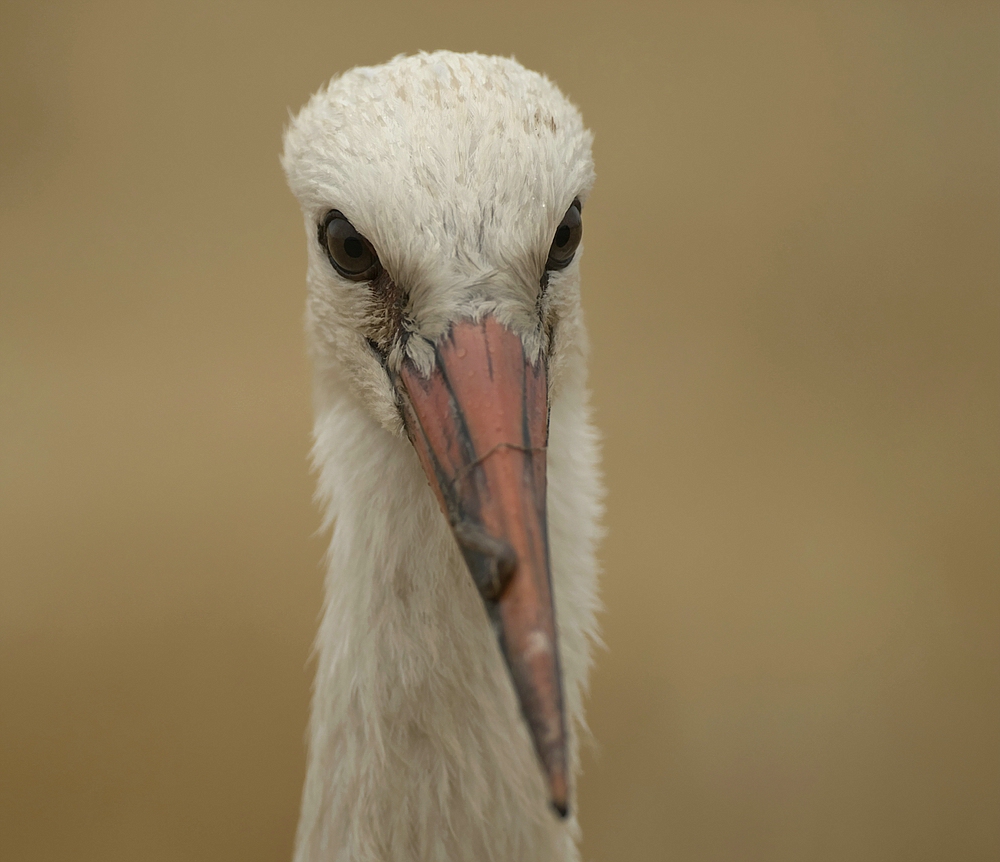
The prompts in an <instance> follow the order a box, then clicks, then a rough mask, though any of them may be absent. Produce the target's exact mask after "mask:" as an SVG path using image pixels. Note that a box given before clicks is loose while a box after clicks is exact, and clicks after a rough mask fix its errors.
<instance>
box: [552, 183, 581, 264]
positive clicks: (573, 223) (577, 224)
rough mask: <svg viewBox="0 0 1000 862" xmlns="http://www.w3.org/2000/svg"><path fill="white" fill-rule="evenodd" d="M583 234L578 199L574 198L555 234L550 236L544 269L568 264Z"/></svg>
mask: <svg viewBox="0 0 1000 862" xmlns="http://www.w3.org/2000/svg"><path fill="white" fill-rule="evenodd" d="M582 236H583V218H582V216H581V215H580V201H579V200H575V201H573V203H572V204H570V207H569V209H568V210H566V215H564V216H563V220H562V221H561V222H559V227H557V228H556V235H555V236H554V237H552V245H551V246H550V247H549V259H548V261H546V263H545V268H546V269H563V268H564V267H566V266H569V262H570V261H571V260H573V255H574V254H576V247H577V246H578V245H579V244H580V237H582Z"/></svg>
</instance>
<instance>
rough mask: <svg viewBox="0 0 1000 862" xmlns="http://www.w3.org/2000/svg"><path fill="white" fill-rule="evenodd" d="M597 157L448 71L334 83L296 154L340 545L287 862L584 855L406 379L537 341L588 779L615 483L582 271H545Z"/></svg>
mask: <svg viewBox="0 0 1000 862" xmlns="http://www.w3.org/2000/svg"><path fill="white" fill-rule="evenodd" d="M590 145H591V136H590V133H589V132H588V131H586V130H585V128H584V127H583V124H582V121H581V118H580V116H579V113H578V112H577V110H576V109H575V108H574V107H573V106H572V105H571V104H570V103H569V102H568V101H567V100H566V99H565V98H564V97H563V96H562V94H561V93H560V92H559V91H558V90H557V89H556V87H555V86H554V85H553V84H551V83H550V82H549V81H548V80H547V79H546V78H544V77H542V76H541V75H538V74H536V73H533V72H529V71H527V70H525V69H524V68H523V67H521V66H520V65H519V64H517V63H516V62H515V61H513V60H510V59H502V58H496V57H484V56H480V55H476V54H453V53H448V52H438V53H434V54H420V55H417V56H413V57H398V58H396V59H394V60H393V61H391V62H390V63H387V64H385V65H383V66H379V67H373V68H358V69H354V70H352V71H351V72H348V73H347V74H345V75H343V76H341V77H339V78H335V79H334V80H333V81H332V82H331V83H330V84H329V86H328V87H326V88H324V89H322V90H321V91H320V92H318V93H317V94H316V95H315V96H313V97H312V99H311V100H310V101H309V103H308V104H307V105H306V106H305V107H304V108H303V109H302V111H301V112H300V113H299V114H298V116H297V117H296V118H295V119H294V121H293V122H292V124H291V126H290V128H289V129H288V130H287V132H286V135H285V148H284V155H283V159H282V164H283V166H284V168H285V171H286V173H287V176H288V181H289V184H290V186H291V188H292V191H293V192H294V193H295V195H296V197H297V198H298V199H299V201H300V203H301V206H302V210H303V214H304V216H305V227H306V236H307V245H308V249H309V251H308V276H307V283H308V302H307V314H306V326H307V331H308V336H309V344H310V349H311V354H312V359H313V362H314V366H315V408H316V420H315V429H314V436H315V446H314V449H313V460H314V464H315V467H316V470H317V472H318V474H319V491H318V494H319V497H320V499H321V500H322V502H323V504H324V506H325V511H326V523H327V525H330V526H332V538H331V543H330V550H329V560H328V565H329V567H328V573H327V578H326V604H325V608H324V612H323V618H322V623H321V625H320V630H319V634H318V638H317V652H318V666H317V674H316V681H315V689H314V695H313V705H312V718H311V722H310V730H309V762H308V772H307V777H306V784H305V790H304V795H303V801H302V813H301V820H300V823H299V829H298V837H297V845H296V852H295V859H296V862H329V860H338V862H361V860H365V862H369V861H370V862H376V860H377V862H404V860H405V862H414V860H441V862H445V860H448V862H451V860H470V862H471V860H476V862H488V860H495V862H513V860H517V861H518V862H529V860H539V862H541V860H545V862H551V860H575V859H578V853H577V850H576V838H577V833H578V827H577V824H576V820H575V817H574V816H573V815H572V814H571V815H570V817H569V818H568V819H560V818H558V817H557V816H556V815H555V814H554V813H553V811H552V809H551V808H550V806H549V789H548V788H547V786H546V780H545V774H544V771H543V770H542V769H540V768H539V759H538V756H536V753H535V749H534V747H533V744H532V737H531V735H530V734H529V731H528V727H527V725H526V723H525V718H524V717H523V716H522V711H521V708H519V701H518V697H517V696H516V695H515V690H514V687H513V686H512V683H511V675H510V673H509V672H508V668H507V666H506V665H505V662H504V658H503V655H502V654H501V650H500V649H499V648H498V642H497V638H496V637H495V635H494V630H493V628H492V627H491V625H490V619H489V618H488V616H487V613H486V612H485V611H484V602H483V599H481V598H480V595H479V593H478V592H477V589H476V586H475V584H474V583H473V580H472V578H471V577H470V570H469V568H468V566H467V565H466V560H465V559H464V558H463V554H462V552H460V550H459V547H458V545H457V544H456V538H455V535H454V534H453V532H452V529H451V528H450V527H449V522H448V519H446V517H444V516H443V515H442V508H441V505H439V502H438V501H437V500H436V499H435V493H434V491H433V490H432V488H431V487H429V484H428V478H427V474H425V470H424V469H422V467H421V461H420V460H419V459H418V455H417V453H416V452H415V450H414V445H411V442H410V440H408V439H407V430H408V429H404V418H403V412H402V408H401V406H400V404H401V398H403V399H404V400H405V398H406V396H405V392H404V394H403V395H401V394H400V393H401V392H403V391H404V390H402V389H401V388H400V384H399V379H400V378H399V375H400V373H401V369H402V368H403V366H404V364H406V363H409V364H410V367H411V368H413V369H416V371H417V372H419V373H420V374H424V375H430V374H431V373H432V372H433V371H434V369H435V364H436V362H438V360H437V359H436V354H435V345H437V344H439V343H440V342H441V341H442V339H445V338H447V336H448V333H449V331H450V328H451V327H452V326H453V325H454V324H455V323H456V322H457V321H463V320H465V321H483V320H485V319H486V318H492V319H493V320H495V321H497V322H498V323H499V324H500V325H502V326H503V327H505V328H506V330H509V331H511V332H513V333H515V334H516V335H517V336H518V337H519V338H520V341H521V343H522V344H523V350H524V356H525V361H526V362H528V363H536V364H537V363H545V364H547V369H548V378H547V379H548V407H549V411H550V413H549V432H548V433H549V437H548V447H547V460H548V464H547V470H548V491H547V517H548V550H549V558H550V562H551V581H552V593H553V600H554V604H555V608H556V614H557V625H558V629H557V631H558V637H557V640H558V651H559V660H560V662H561V670H562V687H563V689H562V690H563V703H564V709H565V723H566V728H567V732H568V739H569V744H568V757H569V765H570V769H569V773H570V775H571V776H575V774H576V771H577V764H578V753H577V751H578V740H579V736H580V731H581V729H582V726H583V711H582V705H581V698H582V694H583V689H584V687H585V685H586V678H587V673H588V668H589V665H590V653H591V646H592V642H593V641H594V639H595V637H596V624H595V611H596V608H597V604H598V600H597V591H596V563H595V556H594V554H595V544H596V542H597V540H598V538H599V527H598V520H599V516H600V505H601V504H600V498H601V487H600V479H599V472H598V446H597V438H596V434H595V432H594V429H593V427H592V425H591V422H590V411H589V407H588V393H587V386H586V355H587V337H586V332H585V330H584V325H583V320H582V315H581V308H580V289H579V261H580V252H579V251H578V252H577V254H576V256H575V258H574V259H573V261H572V262H571V263H570V264H569V265H568V266H567V267H566V268H564V269H559V270H553V271H551V272H548V273H546V271H545V267H546V259H547V255H548V252H549V248H550V244H551V243H552V242H553V236H554V233H555V231H556V228H557V227H558V226H559V225H560V220H561V219H562V218H563V215H564V213H566V212H567V208H568V207H569V206H570V205H571V203H572V202H573V201H574V199H578V200H580V201H581V202H585V201H586V198H587V195H588V192H589V190H590V187H591V185H592V182H593V164H592V158H591V148H590ZM332 210H338V211H340V212H341V213H343V215H344V216H345V217H346V218H347V219H349V220H350V223H351V224H352V225H353V226H354V228H356V229H357V232H358V233H359V234H361V235H363V237H365V238H367V240H369V241H370V243H371V246H372V247H373V248H374V250H375V251H376V252H377V254H378V257H379V259H380V260H381V265H382V267H384V270H385V272H386V273H387V274H388V277H391V282H392V289H393V290H394V291H395V292H394V293H393V296H394V297H395V300H390V301H389V302H390V305H391V302H395V303H396V305H395V306H392V308H395V309H396V311H393V312H392V313H393V314H396V313H397V312H398V319H396V318H393V320H394V322H393V324H392V325H393V326H394V327H395V328H393V329H391V331H390V332H389V334H388V335H385V334H384V333H385V332H386V330H385V320H384V319H383V318H385V317H386V315H387V314H389V311H387V310H386V309H387V308H390V305H385V304H384V298H383V299H380V298H379V297H378V296H376V295H375V292H374V289H373V288H372V286H371V285H366V284H364V283H357V282H355V281H351V280H349V279H347V278H344V277H343V276H341V275H340V274H338V272H337V271H336V270H335V269H334V267H333V266H332V265H331V261H330V260H329V259H328V258H327V254H326V251H325V249H324V247H323V246H322V245H321V242H320V241H318V240H317V236H318V233H317V230H318V227H317V226H318V225H322V224H323V220H324V218H325V217H327V214H328V213H329V212H330V211H332ZM319 236H320V239H322V235H321V234H319ZM380 302H383V305H380V304H379V303H380ZM390 310H391V309H390ZM376 318H378V320H376ZM379 327H382V328H379ZM376 329H377V330H378V332H380V333H383V336H384V337H383V336H380V338H382V340H381V341H379V339H377V338H374V337H373V335H372V332H374V331H375V330H376ZM525 457H527V456H525ZM479 460H480V461H481V460H483V459H482V458H481V459H479ZM477 463H478V462H477ZM543 469H544V468H543ZM571 790H572V778H571Z"/></svg>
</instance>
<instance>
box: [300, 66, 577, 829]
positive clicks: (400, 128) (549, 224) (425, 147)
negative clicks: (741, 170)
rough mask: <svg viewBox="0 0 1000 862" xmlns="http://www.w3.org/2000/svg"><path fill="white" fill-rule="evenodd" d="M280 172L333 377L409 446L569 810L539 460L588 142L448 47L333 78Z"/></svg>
mask: <svg viewBox="0 0 1000 862" xmlns="http://www.w3.org/2000/svg"><path fill="white" fill-rule="evenodd" d="M282 163H283V166H284V168H285V171H286V174H287V176H288V180H289V184H290V186H291V188H292V190H293V192H294V193H295V195H296V196H297V197H298V199H299V202H300V204H301V206H302V210H303V213H304V216H305V223H306V233H307V238H308V248H309V268H308V277H307V280H308V305H307V327H308V330H309V334H310V339H311V344H312V350H313V356H314V361H315V362H316V363H317V365H318V370H319V371H320V375H321V379H322V374H323V372H324V371H330V372H332V373H333V374H335V375H336V376H337V377H338V379H340V380H343V381H345V382H346V385H347V386H348V387H349V388H350V389H351V390H352V391H353V393H354V395H355V396H356V397H357V399H358V400H359V401H360V402H361V403H362V404H364V405H365V407H366V408H367V409H368V410H369V411H370V412H371V414H372V415H373V416H374V417H375V418H376V419H377V420H378V421H379V422H380V423H381V424H382V426H383V427H384V428H385V429H386V430H387V431H388V432H390V433H392V434H395V435H402V434H406V436H408V437H409V439H410V441H411V442H412V444H413V446H414V448H415V450H416V453H417V456H418V457H419V459H420V462H421V464H422V466H423V468H424V470H425V472H426V474H427V477H428V481H429V482H430V485H431V487H432V488H433V490H434V492H435V494H436V496H437V498H438V501H439V503H440V506H441V509H442V512H443V513H444V516H445V517H446V518H447V519H448V522H449V524H450V526H451V528H452V531H453V533H454V535H455V539H456V542H457V543H458V546H459V548H460V549H461V551H462V553H463V555H464V558H465V561H466V563H467V565H468V567H469V572H470V574H471V576H472V579H473V581H474V582H475V583H476V586H477V587H478V589H479V591H480V593H481V595H482V596H483V600H484V602H485V605H486V608H487V611H488V615H489V617H490V618H491V620H492V622H493V624H494V627H495V630H496V632H497V636H498V640H499V644H500V647H501V649H502V651H503V653H504V657H505V659H506V661H507V665H508V668H509V669H510V672H511V678H512V681H513V683H514V687H515V690H516V691H517V694H518V698H519V701H520V704H521V709H522V712H523V714H524V717H525V719H526V721H527V724H528V727H529V730H530V731H531V735H532V738H533V740H534V743H535V748H536V751H537V753H538V755H539V758H540V761H541V763H542V766H543V769H544V771H545V773H546V775H547V778H548V781H549V786H550V792H551V796H552V801H553V805H554V806H555V808H556V809H557V810H558V811H560V812H561V813H565V811H566V807H567V794H568V790H567V777H566V744H565V726H564V724H565V722H564V717H563V707H562V690H561V681H560V674H559V659H558V647H557V641H556V630H555V610H554V607H553V602H552V596H551V584H550V576H549V559H548V537H547V526H546V513H545V490H546V475H545V467H546V457H545V454H546V447H547V440H548V405H549V404H550V403H551V399H552V398H553V396H554V395H555V394H557V392H558V388H559V381H560V375H561V372H562V369H563V366H564V364H565V359H566V357H567V355H568V354H569V352H571V351H573V350H579V349H581V347H582V338H583V336H582V324H581V322H580V311H579V268H578V267H579V257H580V248H579V241H580V236H581V232H582V218H581V213H582V209H583V205H584V202H585V201H586V197H587V194H588V192H589V190H590V187H591V185H592V182H593V163H592V158H591V136H590V133H589V132H587V131H586V130H585V129H584V127H583V124H582V121H581V118H580V115H579V113H578V112H577V110H576V109H575V108H574V107H573V106H572V105H571V104H570V103H569V102H568V101H567V100H566V99H565V98H564V97H563V96H562V95H561V94H560V93H559V91H558V90H557V89H556V88H555V86H554V85H552V84H551V83H550V82H549V81H548V80H546V79H545V78H543V77H542V76H540V75H538V74H535V73H532V72H528V71H527V70H525V69H524V68H522V67H521V66H520V65H518V64H517V63H516V62H515V61H513V60H507V59H501V58H494V57H483V56H479V55H461V54H451V53H447V52H440V53H436V54H430V55H427V54H421V55H418V56H414V57H408V58H396V59H395V60H393V61H392V62H390V63H388V64H386V65H384V66H380V67H375V68H362V69H355V70H353V71H351V72H349V73H347V74H346V75H344V76H342V77H340V78H338V79H335V80H334V81H333V82H331V84H330V85H329V86H328V87H327V88H325V89H323V90H321V91H320V92H319V93H317V94H316V95H315V96H313V98H312V99H311V100H310V102H309V103H308V104H307V105H306V106H305V107H304V108H303V109H302V111H301V112H300V113H299V115H298V116H297V117H296V118H295V119H294V121H293V122H292V125H291V126H290V128H289V129H288V130H287V132H286V135H285V150H284V155H283V159H282Z"/></svg>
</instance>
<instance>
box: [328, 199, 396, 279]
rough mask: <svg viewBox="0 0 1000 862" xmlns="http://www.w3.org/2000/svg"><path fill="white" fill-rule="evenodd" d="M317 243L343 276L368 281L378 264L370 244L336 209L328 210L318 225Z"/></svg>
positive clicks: (377, 270)
mask: <svg viewBox="0 0 1000 862" xmlns="http://www.w3.org/2000/svg"><path fill="white" fill-rule="evenodd" d="M319 244H320V245H321V246H323V248H324V249H325V250H326V256H327V257H328V258H330V263H332V264H333V268H334V269H335V270H337V272H339V273H340V274H341V275H342V276H344V278H349V279H351V281H371V280H372V279H373V278H375V277H376V276H377V275H378V274H379V270H380V269H381V264H380V263H379V260H378V255H377V254H376V253H375V249H374V248H372V244H371V243H370V242H368V240H366V239H365V238H364V237H363V236H361V234H359V233H358V232H357V231H356V230H355V229H354V225H352V224H351V223H350V222H349V221H348V220H347V219H346V218H344V214H343V213H342V212H340V211H339V210H331V211H330V212H328V213H327V214H326V217H325V218H324V219H323V221H322V222H321V223H320V226H319Z"/></svg>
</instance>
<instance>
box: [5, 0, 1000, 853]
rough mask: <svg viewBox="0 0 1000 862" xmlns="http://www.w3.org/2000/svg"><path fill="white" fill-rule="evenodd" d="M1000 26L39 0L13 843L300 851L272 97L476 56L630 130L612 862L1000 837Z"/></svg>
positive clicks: (9, 647) (18, 176) (292, 318)
mask: <svg viewBox="0 0 1000 862" xmlns="http://www.w3.org/2000/svg"><path fill="white" fill-rule="evenodd" d="M998 44H1000V7H997V6H996V4H992V3H982V4H969V3H967V4H959V3H939V4H936V5H935V4H923V3H921V4H917V3H875V2H863V3H858V4H856V5H852V4H847V3H843V2H830V3H826V4H818V3H813V4H807V3H800V2H787V3H763V2H761V3H748V4H717V3H704V2H699V3H693V2H683V3H677V4H674V5H671V4H667V3H661V2H656V3H645V4H638V3H636V4H612V3H604V4H588V3H584V2H580V0H578V2H567V3H539V2H527V3H520V4H500V3H493V4H482V5H473V4H469V3H446V2H436V3H403V2H400V3H398V4H394V5H392V6H389V5H384V4H380V3H376V2H364V3H342V2H332V0H331V2H323V3H320V2H312V3H309V2H299V0H295V2H282V3H266V4H265V3H246V2H235V0H232V2H209V3H205V2H193V0H185V2H177V0H170V2H166V0H164V2H139V3H136V2H102V3H97V2H92V3H68V2H66V3H40V2H28V0H24V2H13V3H12V2H10V0H7V2H4V3H3V5H2V7H0V133H2V145H0V146H2V149H0V166H2V175H0V577H2V582H0V589H2V600H0V857H2V858H3V859H4V860H11V862H14V860H18V862H34V860H39V862H41V860H46V862H48V860H74V862H90V860H93V862H118V860H121V862H135V860H142V862H159V860H171V862H173V860H185V862H188V860H192V862H198V860H206V862H208V860H211V862H219V860H234V862H237V860H238V862H253V860H261V862H263V860H287V859H288V858H289V854H290V850H291V842H292V834H293V829H294V825H295V820H296V814H297V807H298V795H299V788H300V785H301V782H302V777H303V763H304V751H303V744H302V740H303V734H304V728H305V723H306V716H307V701H308V692H309V683H310V677H311V673H312V669H311V666H310V663H309V648H310V641H311V638H312V635H313V630H314V626H315V624H316V620H317V615H318V613H319V609H320V582H321V568H320V558H321V555H322V553H323V548H324V541H323V539H322V538H321V537H318V536H316V535H315V531H316V529H317V527H318V523H319V516H318V513H317V511H316V509H315V507H314V506H313V504H312V502H311V500H310V494H311V490H312V485H313V482H312V478H311V477H310V475H309V473H308V468H307V463H306V455H307V450H308V448H309V427H310V405H309V377H308V368H307V363H306V361H305V358H304V350H303V336H302V331H301V330H302V325H301V319H302V304H303V294H304V290H303V275H304V261H305V253H304V247H303V245H304V242H303V237H302V228H301V224H300V220H299V214H298V211H297V209H296V206H295V204H294V202H293V200H292V197H291V195H290V194H289V193H288V191H287V189H286V188H285V186H284V180H283V177H282V175H281V172H280V170H279V167H278V158H277V154H278V150H279V147H280V137H281V131H282V127H283V125H284V123H285V122H286V121H287V117H288V110H289V109H292V110H295V109H297V108H298V107H299V106H300V105H301V104H302V102H303V101H304V100H305V99H306V98H307V96H308V95H309V94H310V92H312V91H313V90H314V89H315V88H316V87H317V86H318V85H320V84H321V83H322V82H324V81H325V80H326V79H327V78H329V77H330V76H331V75H332V74H334V73H336V72H338V71H341V70H344V69H347V68H349V67H351V66H353V65H356V64H358V63H376V62H380V61H383V60H386V59H388V58H389V57H391V56H393V55H394V54H396V53H399V52H410V51H414V50H418V49H434V48H439V47H448V48H452V49H457V50H478V51H482V52H488V53H502V54H514V55H516V56H517V58H518V59H519V60H521V61H522V62H523V63H525V64H526V65H528V66H530V67H533V68H536V69H540V70H543V71H545V72H547V73H548V74H549V75H550V76H552V77H553V78H554V79H555V80H556V81H557V82H558V83H559V84H560V85H561V86H562V88H563V89H564V90H565V91H566V92H567V93H568V94H569V95H570V96H571V97H572V98H573V99H574V100H575V101H576V102H577V103H578V104H579V105H580V106H581V108H582V109H583V113H584V116H585V118H586V120H587V122H588V123H589V124H590V126H591V127H592V128H593V129H594V130H595V132H596V158H597V166H598V177H599V179H598V185H597V188H596V191H595V193H594V196H593V198H592V199H591V202H590V204H589V205H588V207H587V224H586V235H587V255H586V260H585V263H584V267H583V272H584V284H585V302H586V306H587V311H588V314H589V321H590V326H591V331H592V335H593V345H594V347H593V386H594V393H595V395H594V398H595V403H596V410H597V417H598V421H599V423H600V426H601V428H602V429H603V431H604V435H605V463H606V468H607V478H608V485H609V488H610V495H609V500H608V506H609V509H608V517H607V523H608V526H609V530H610V532H609V535H608V539H607V541H606V542H605V544H604V546H603V550H602V557H603V560H604V567H605V574H604V578H603V595H604V600H605V604H606V613H605V615H604V617H603V625H604V631H605V635H606V640H607V650H606V651H604V652H601V653H600V655H599V657H598V663H597V667H596V671H595V674H594V679H593V686H592V692H591V696H590V705H589V715H590V720H591V725H592V729H593V733H594V737H595V743H594V745H593V746H591V748H590V749H589V750H588V754H587V757H586V763H585V766H586V773H585V776H584V778H583V781H582V786H581V788H580V800H579V807H580V812H581V819H582V823H583V828H584V834H585V843H584V855H585V858H586V859H587V860H604V861H605V862H617V860H623V862H626V860H627V862H632V860H744V859H745V860H762V862H772V860H788V862H799V860H838V862H839V860H852V862H853V860H872V862H881V860H901V862H902V860H905V862H913V860H935V862H936V860H945V859H947V860H996V859H997V858H998V857H1000V813H998V812H1000V799H998V784H1000V731H998V719H1000V708H998V707H1000V620H998V610H1000V588H998V584H1000V566H998V551H1000V537H998V527H1000V514H998V488H1000V483H998V478H1000V477H998V473H1000V470H998V467H1000V463H998V462H1000V458H998V448H1000V447H998V440H1000V414H998V392H1000V386H998V384H1000V381H998V376H1000V375H998V370H1000V355H998V354H1000V332H998V329H1000V326H998V323H1000V308H998V294H1000V284H998V276H1000V259H998V258H1000V219H998V202H1000V179H998V173H1000V171H998V167H1000V155H998V154H1000V135H998V117H1000V110H998V108H1000V86H998V84H1000V62H998V53H1000V52H998V50H997V45H998Z"/></svg>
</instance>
